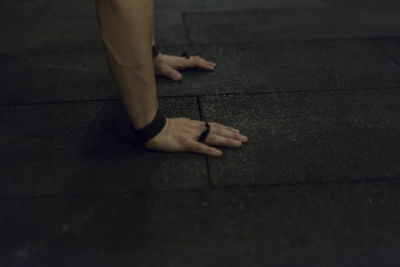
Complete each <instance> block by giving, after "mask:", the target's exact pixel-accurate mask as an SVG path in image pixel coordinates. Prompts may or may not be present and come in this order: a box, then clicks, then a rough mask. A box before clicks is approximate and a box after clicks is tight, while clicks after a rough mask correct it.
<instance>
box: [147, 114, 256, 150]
mask: <svg viewBox="0 0 400 267" xmlns="http://www.w3.org/2000/svg"><path fill="white" fill-rule="evenodd" d="M166 119H167V122H166V125H165V126H164V128H163V129H162V131H161V132H160V133H159V134H158V135H156V136H155V137H153V138H152V139H150V140H149V141H148V142H147V143H146V144H145V147H146V148H148V149H151V150H158V151H167V152H183V151H192V152H196V153H199V154H206V155H210V156H222V151H221V150H219V149H217V148H215V147H212V146H210V145H214V146H228V147H240V146H241V145H242V143H243V142H247V140H248V138H247V137H246V136H244V135H241V134H240V132H239V130H237V129H234V128H232V127H228V126H224V125H222V124H219V123H216V122H209V125H210V127H211V129H210V132H209V134H208V136H207V138H206V140H205V142H204V143H201V142H198V141H197V139H198V138H199V136H200V135H201V133H202V132H203V131H204V130H205V129H206V126H205V123H204V121H198V120H191V119H188V118H166Z"/></svg>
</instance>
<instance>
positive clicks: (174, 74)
mask: <svg viewBox="0 0 400 267" xmlns="http://www.w3.org/2000/svg"><path fill="white" fill-rule="evenodd" d="M163 74H164V75H165V76H167V77H169V78H170V79H172V80H174V81H180V80H182V74H180V73H179V72H178V71H176V70H174V69H172V68H166V69H164V70H163Z"/></svg>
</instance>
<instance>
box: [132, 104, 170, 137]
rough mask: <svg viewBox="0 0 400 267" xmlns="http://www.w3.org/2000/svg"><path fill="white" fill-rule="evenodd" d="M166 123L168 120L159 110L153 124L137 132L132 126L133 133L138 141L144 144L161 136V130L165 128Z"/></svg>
mask: <svg viewBox="0 0 400 267" xmlns="http://www.w3.org/2000/svg"><path fill="white" fill-rule="evenodd" d="M166 122H167V119H166V118H165V117H164V116H163V115H162V113H161V111H160V109H158V110H157V113H156V116H155V118H154V119H153V121H152V122H150V123H149V124H147V125H146V126H145V127H143V128H140V129H137V130H136V129H135V128H134V127H133V125H131V129H132V131H133V134H134V135H135V136H136V138H137V140H138V141H139V142H140V143H142V144H144V143H146V142H147V141H149V140H150V139H151V138H153V137H154V136H156V135H157V134H159V133H160V132H161V130H162V129H163V128H164V126H165V124H166Z"/></svg>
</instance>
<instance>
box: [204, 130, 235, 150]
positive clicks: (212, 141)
mask: <svg viewBox="0 0 400 267" xmlns="http://www.w3.org/2000/svg"><path fill="white" fill-rule="evenodd" d="M206 143H207V144H209V145H213V146H227V147H241V146H242V142H240V141H239V140H237V139H234V138H229V137H225V136H221V135H216V134H211V133H210V134H209V135H208V136H207V139H206Z"/></svg>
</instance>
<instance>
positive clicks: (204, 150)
mask: <svg viewBox="0 0 400 267" xmlns="http://www.w3.org/2000/svg"><path fill="white" fill-rule="evenodd" d="M189 150H190V151H193V152H196V153H199V154H206V155H209V156H215V157H220V156H222V151H221V150H219V149H216V148H215V147H211V146H208V145H206V144H204V143H200V142H197V141H193V142H191V143H190V144H189Z"/></svg>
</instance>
